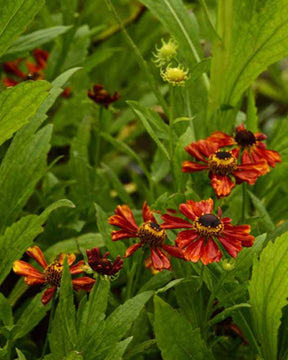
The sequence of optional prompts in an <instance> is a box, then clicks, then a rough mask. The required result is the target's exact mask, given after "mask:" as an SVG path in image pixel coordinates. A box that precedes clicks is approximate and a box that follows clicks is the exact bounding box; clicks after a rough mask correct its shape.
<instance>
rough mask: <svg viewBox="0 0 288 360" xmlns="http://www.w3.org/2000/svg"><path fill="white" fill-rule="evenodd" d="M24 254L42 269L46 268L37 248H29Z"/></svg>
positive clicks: (45, 263) (40, 252) (41, 254)
mask: <svg viewBox="0 0 288 360" xmlns="http://www.w3.org/2000/svg"><path fill="white" fill-rule="evenodd" d="M26 254H27V255H29V256H30V257H31V258H33V259H34V260H36V261H37V263H38V264H39V265H40V266H42V268H43V269H46V267H47V266H48V265H47V262H46V260H45V258H44V255H43V253H42V251H41V249H40V248H39V247H38V246H33V247H29V248H28V249H27V251H26Z"/></svg>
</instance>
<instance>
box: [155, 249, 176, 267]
mask: <svg viewBox="0 0 288 360" xmlns="http://www.w3.org/2000/svg"><path fill="white" fill-rule="evenodd" d="M151 260H152V266H153V268H154V269H156V270H160V271H161V270H163V269H168V270H170V269H171V263H170V260H169V259H168V257H167V256H166V255H165V254H164V253H163V252H162V251H161V250H160V249H159V248H156V249H153V247H151Z"/></svg>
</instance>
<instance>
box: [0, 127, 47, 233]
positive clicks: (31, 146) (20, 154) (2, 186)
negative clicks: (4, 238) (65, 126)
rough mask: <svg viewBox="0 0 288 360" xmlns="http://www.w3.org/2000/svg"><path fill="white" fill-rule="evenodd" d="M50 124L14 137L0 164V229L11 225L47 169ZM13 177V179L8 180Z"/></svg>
mask: <svg viewBox="0 0 288 360" xmlns="http://www.w3.org/2000/svg"><path fill="white" fill-rule="evenodd" d="M51 135H52V126H51V125H47V126H45V127H44V128H42V129H41V130H40V131H38V133H36V134H35V135H33V136H31V137H28V138H26V137H25V136H21V139H19V140H18V138H17V140H15V138H14V140H15V141H13V142H12V144H11V145H10V147H9V149H8V151H7V153H6V155H5V158H4V160H3V161H2V163H1V166H0V228H3V227H4V226H7V225H9V224H11V223H12V222H13V221H14V220H15V218H16V216H17V215H18V213H19V211H20V210H21V209H22V207H23V206H24V205H25V203H26V201H27V200H28V198H29V197H30V195H31V194H32V192H33V190H34V187H35V186H36V184H37V182H38V181H39V180H40V178H41V177H42V176H43V175H44V173H45V172H46V170H47V165H46V158H47V153H48V151H49V149H50V139H51ZM11 179H13V181H12V180H11Z"/></svg>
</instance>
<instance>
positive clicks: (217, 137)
mask: <svg viewBox="0 0 288 360" xmlns="http://www.w3.org/2000/svg"><path fill="white" fill-rule="evenodd" d="M206 141H210V142H213V143H215V144H217V145H218V147H219V148H220V147H225V146H230V145H234V144H235V140H234V138H233V137H232V136H230V135H228V134H226V133H224V132H223V131H215V132H213V133H212V134H211V135H210V136H208V138H206Z"/></svg>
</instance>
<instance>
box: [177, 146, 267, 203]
mask: <svg viewBox="0 0 288 360" xmlns="http://www.w3.org/2000/svg"><path fill="white" fill-rule="evenodd" d="M217 147H218V146H217V144H215V143H213V142H209V141H206V140H199V141H197V142H195V143H192V144H190V145H188V146H186V147H185V150H186V151H187V152H188V153H189V154H190V155H191V156H192V157H194V158H195V159H196V160H197V162H194V161H184V162H183V164H182V171H183V172H195V171H201V170H208V171H209V178H210V179H211V186H212V188H213V190H214V192H215V193H216V195H217V197H218V198H221V197H223V196H228V195H229V194H230V193H231V191H232V189H233V188H234V186H235V183H236V184H241V183H242V182H243V181H246V182H247V183H248V184H250V185H254V184H255V182H256V180H257V179H258V177H259V176H261V175H263V174H265V173H266V172H267V171H269V166H268V164H267V162H266V161H265V160H261V161H259V162H257V163H250V164H242V165H238V164H237V159H238V156H239V151H240V150H239V149H237V148H236V149H233V150H231V151H228V150H227V151H226V150H223V151H220V150H218V151H217ZM233 178H234V179H235V182H234V181H233Z"/></svg>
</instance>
